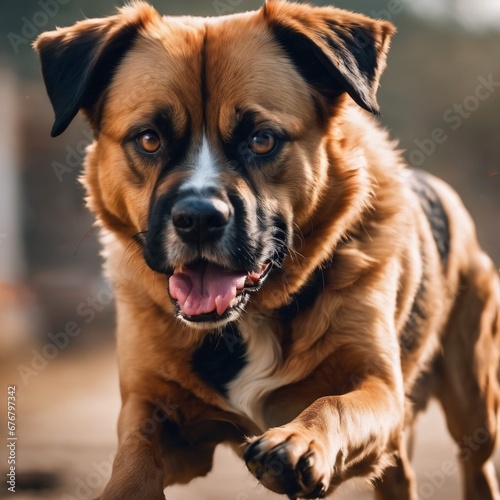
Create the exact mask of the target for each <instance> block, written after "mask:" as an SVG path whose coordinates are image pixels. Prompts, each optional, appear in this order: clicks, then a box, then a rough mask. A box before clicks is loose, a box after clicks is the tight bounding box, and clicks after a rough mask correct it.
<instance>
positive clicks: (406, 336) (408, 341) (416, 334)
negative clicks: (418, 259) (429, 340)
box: [399, 259, 428, 352]
mask: <svg viewBox="0 0 500 500" xmlns="http://www.w3.org/2000/svg"><path fill="white" fill-rule="evenodd" d="M422 264H423V266H424V270H423V272H422V276H421V278H420V285H419V287H418V289H417V293H416V294H415V298H414V299H413V306H412V308H411V312H410V315H409V316H408V320H407V321H406V324H405V326H404V328H403V332H402V334H401V337H400V341H399V342H400V345H401V347H402V348H403V349H405V350H406V351H409V352H412V351H414V350H415V349H416V348H417V347H418V341H419V340H420V338H421V333H422V331H423V329H424V326H425V324H426V322H427V313H426V299H427V288H426V287H427V279H428V278H427V270H426V263H425V259H423V261H422Z"/></svg>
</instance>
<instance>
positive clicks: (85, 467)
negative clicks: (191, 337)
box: [0, 348, 500, 500]
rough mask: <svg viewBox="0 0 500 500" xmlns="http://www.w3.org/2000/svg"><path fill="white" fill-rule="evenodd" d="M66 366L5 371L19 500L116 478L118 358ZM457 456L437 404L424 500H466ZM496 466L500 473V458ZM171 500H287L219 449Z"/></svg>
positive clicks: (60, 362) (93, 490)
mask: <svg viewBox="0 0 500 500" xmlns="http://www.w3.org/2000/svg"><path fill="white" fill-rule="evenodd" d="M60 358H61V359H59V358H56V359H54V360H53V361H51V362H50V363H49V364H48V365H47V367H45V368H44V369H43V370H40V371H39V372H38V375H37V376H32V377H30V378H29V379H28V381H27V384H25V383H23V382H22V381H21V380H19V378H18V377H17V375H16V374H17V366H18V363H19V362H18V361H14V360H11V361H10V362H8V363H6V364H4V366H3V367H2V368H1V369H0V375H1V380H2V384H1V385H2V387H1V388H2V391H4V384H5V385H8V384H12V383H15V384H16V385H17V435H18V441H17V459H18V474H19V475H18V490H17V491H16V494H15V495H13V496H12V498H15V499H16V500H32V499H35V498H37V499H45V500H76V499H78V500H87V499H92V498H94V497H95V496H96V495H97V494H99V492H100V491H101V489H102V488H103V486H104V484H105V481H106V480H107V478H108V477H109V473H110V470H111V461H112V457H113V452H114V449H115V446H116V436H115V434H116V433H115V426H116V420H117V415H118V411H119V404H120V402H119V394H118V377H117V370H116V363H115V356H114V352H113V350H112V349H111V348H106V349H103V350H101V351H99V352H98V353H86V354H85V355H83V356H82V355H79V356H76V355H74V354H73V355H69V356H65V357H63V356H60ZM5 391H6V389H5ZM5 391H4V393H5ZM2 413H5V412H2ZM0 418H1V419H2V420H0V425H1V426H2V428H3V429H5V424H4V422H3V419H4V418H5V417H4V416H3V415H2V416H0ZM1 435H2V436H3V435H4V433H3V432H2V433H1ZM2 448H3V445H2ZM455 454H456V449H455V448H454V446H453V444H452V442H451V440H450V438H449V437H448V434H447V432H446V428H445V424H444V420H443V417H442V414H441V411H440V409H439V408H438V406H437V405H436V404H432V405H431V406H430V408H429V410H428V412H427V413H426V414H425V415H423V416H422V417H421V419H420V422H419V431H418V438H417V443H416V453H415V457H414V466H415V469H416V471H417V475H418V478H419V498H420V499H425V500H427V499H434V500H441V499H444V500H455V499H459V498H460V484H459V483H460V480H459V477H458V471H457V466H456V465H455V461H454V455H455ZM2 455H3V452H2ZM2 462H3V463H2ZM2 462H0V472H2V477H5V476H4V467H5V461H4V460H2ZM495 463H496V465H497V468H498V466H499V465H500V459H499V457H498V454H497V456H496V462H495ZM2 482H3V481H2ZM23 483H24V484H23ZM23 486H24V487H23ZM28 487H29V488H34V487H35V488H36V489H31V490H29V489H27V488H28ZM3 488H4V487H3V486H2V493H3V492H4V491H5V490H4V489H3ZM0 496H1V495H0ZM166 498H167V499H168V500H267V499H269V500H273V499H278V498H284V497H281V496H278V495H274V494H272V493H270V492H268V491H267V490H265V489H264V488H263V487H261V486H259V485H258V483H257V482H256V481H255V480H254V479H253V478H252V477H251V475H250V474H249V473H248V472H247V470H246V468H245V466H244V464H243V463H242V462H241V461H240V460H239V459H237V458H236V457H235V456H234V455H233V454H232V452H231V451H230V450H228V449H226V448H223V447H219V449H218V450H217V452H216V458H215V466H214V469H213V471H212V472H211V473H210V474H209V475H208V476H207V477H206V478H200V479H197V480H195V481H193V482H192V483H191V484H189V485H188V486H179V487H173V488H171V489H169V490H167V493H166ZM332 498H335V499H337V500H347V499H349V500H368V499H371V498H372V494H371V493H370V492H369V491H368V490H367V488H366V486H365V485H364V484H363V482H359V481H358V482H353V483H348V484H347V485H345V486H344V487H343V488H342V489H341V490H339V491H338V492H337V493H336V494H334V495H333V496H332ZM138 500H143V499H138Z"/></svg>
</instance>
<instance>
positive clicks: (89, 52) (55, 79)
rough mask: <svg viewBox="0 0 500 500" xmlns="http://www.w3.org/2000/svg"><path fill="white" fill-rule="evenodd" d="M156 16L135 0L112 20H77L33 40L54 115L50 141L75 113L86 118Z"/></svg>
mask: <svg viewBox="0 0 500 500" xmlns="http://www.w3.org/2000/svg"><path fill="white" fill-rule="evenodd" d="M159 18H160V15H159V14H158V13H157V12H156V10H155V9H154V8H153V7H151V6H150V5H148V4H147V3H144V2H140V1H139V2H134V3H133V4H131V5H129V6H127V7H123V8H121V9H120V10H119V13H118V14H116V15H114V16H110V17H106V18H103V19H89V20H85V21H80V22H78V23H76V24H75V25H74V26H70V27H69V28H58V29H57V30H55V31H50V32H47V33H43V34H42V35H40V36H39V37H38V39H37V40H36V42H35V43H34V47H35V49H36V51H37V52H38V54H39V55H40V60H41V63H42V73H43V78H44V81H45V86H46V88H47V93H48V95H49V98H50V101H51V103H52V107H53V108H54V112H55V121H54V126H53V128H52V137H56V136H58V135H60V134H62V133H63V132H64V131H65V130H66V128H67V127H68V125H69V124H70V123H71V121H72V120H73V118H74V117H75V116H76V114H77V113H78V111H79V110H80V109H83V110H84V111H86V113H87V116H89V117H90V115H91V114H92V108H93V107H94V105H95V104H96V103H97V101H98V100H99V98H100V96H101V95H102V93H103V91H104V90H105V88H106V86H107V85H108V84H109V83H110V81H111V79H112V77H113V74H114V72H115V70H116V68H117V67H118V65H119V64H120V61H121V59H122V58H123V57H124V55H125V54H126V53H127V51H128V50H129V49H130V48H131V47H132V46H133V43H134V41H135V39H136V37H137V36H138V35H139V33H140V30H141V28H142V27H143V26H144V25H145V24H146V23H149V22H153V21H154V20H155V19H159Z"/></svg>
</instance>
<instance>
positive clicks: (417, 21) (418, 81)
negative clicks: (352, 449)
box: [0, 0, 500, 500]
mask: <svg viewBox="0 0 500 500" xmlns="http://www.w3.org/2000/svg"><path fill="white" fill-rule="evenodd" d="M151 3H152V4H153V5H155V6H156V8H157V9H158V10H159V12H161V13H163V14H170V15H173V14H190V13H191V14H197V15H207V16H213V15H219V14H230V13H234V12H237V11H245V10H251V9H254V8H258V7H259V6H260V5H261V4H262V2H261V1H259V0H215V1H212V0H207V1H203V2H202V1H201V0H183V1H182V2H174V1H168V0H154V1H151ZM314 3H316V4H326V3H328V2H322V1H318V0H315V1H314ZM121 4H122V2H117V1H113V0H85V1H84V0H21V1H19V0H3V1H2V4H1V6H0V109H1V116H2V119H1V120H0V390H1V393H0V437H1V439H2V443H0V449H1V450H2V451H1V452H0V472H1V475H2V477H3V478H5V475H4V473H6V471H7V458H5V459H4V458H3V457H4V452H5V441H3V439H4V436H5V432H6V429H7V422H6V421H5V415H6V405H7V388H8V386H11V385H15V386H16V389H17V391H16V392H17V394H16V397H17V401H16V404H17V407H16V412H17V414H16V424H17V428H16V432H17V437H18V441H17V457H16V458H17V464H16V465H17V485H16V492H17V495H18V496H17V498H23V499H31V498H46V499H56V498H60V499H66V500H68V499H75V498H77V499H87V498H93V497H94V496H96V495H97V494H98V493H99V491H100V490H101V488H102V486H103V485H104V483H105V480H106V479H107V477H108V475H109V472H110V464H111V460H112V454H113V451H114V449H115V445H116V441H115V423H116V419H117V414H118V409H119V394H118V380H117V374H116V367H115V359H114V350H113V321H114V320H113V318H114V310H113V307H114V305H113V298H112V293H111V291H110V289H109V287H108V286H107V284H106V282H105V281H104V280H103V279H102V277H101V274H100V265H101V259H100V257H99V245H98V242H97V238H96V236H97V235H96V231H95V230H94V229H93V225H92V223H93V221H92V217H91V216H90V214H89V213H88V212H87V211H86V209H85V208H84V203H83V190H82V188H81V187H80V186H79V184H78V175H79V172H80V166H81V162H82V158H83V154H82V153H83V150H84V148H85V146H86V145H87V144H89V142H90V141H91V135H90V128H89V127H88V126H87V125H86V124H85V123H84V121H83V120H81V119H80V118H78V119H76V120H75V121H74V122H73V124H72V125H71V126H70V128H69V129H68V130H67V131H66V133H65V134H64V135H63V136H62V137H59V138H57V139H51V138H50V129H51V126H52V118H53V112H52V110H51V108H50V104H49V101H48V99H47V97H46V94H45V91H44V88H43V85H42V79H41V75H40V71H39V65H38V61H37V59H36V57H35V54H34V53H33V51H32V49H31V43H32V42H33V40H34V39H35V38H36V36H37V35H38V34H39V33H41V32H43V31H46V30H51V29H53V28H54V27H55V26H66V25H69V24H72V23H73V22H75V21H77V20H79V19H82V18H85V17H87V18H92V17H100V16H105V15H108V14H111V13H113V11H114V7H115V6H116V5H121ZM335 4H336V5H337V6H339V7H345V8H349V9H351V10H355V11H360V12H365V13H367V14H369V15H371V16H372V17H378V18H384V19H387V20H390V21H392V22H393V23H394V24H395V25H396V26H397V28H398V34H397V36H396V37H395V39H394V42H393V45H392V50H391V53H390V56H389V64H388V69H387V71H386V73H385V76H384V77H383V79H382V87H381V89H380V93H379V96H380V98H379V100H380V104H381V107H382V111H383V116H382V118H381V121H382V123H383V124H384V125H386V126H387V127H388V128H389V129H390V131H391V133H392V136H393V137H394V138H398V139H399V140H400V145H401V148H403V149H404V150H405V151H406V153H405V155H406V158H407V160H408V163H409V164H411V165H412V166H414V167H418V168H424V169H426V170H428V171H430V172H432V173H433V174H436V175H438V176H440V177H442V178H443V179H445V180H446V181H448V182H449V183H450V184H451V185H452V186H454V187H455V189H457V191H458V192H459V193H460V195H461V196H462V198H463V200H464V202H465V204H466V206H467V207H468V209H469V210H470V211H471V213H472V215H473V217H474V219H475V220H476V222H477V226H478V233H479V239H480V241H481V243H482V245H483V247H484V248H485V250H486V251H487V252H488V253H489V254H490V255H491V256H492V258H493V259H494V260H495V262H496V264H497V266H498V265H500V231H499V223H498V216H499V211H500V1H499V0H415V1H412V2H411V4H410V1H409V0H338V1H337V2H336V3H335ZM4 401H5V402H4ZM421 431H422V432H421V433H420V437H419V440H418V442H417V452H416V457H415V462H416V468H417V473H418V476H419V479H420V486H419V495H420V498H435V499H441V498H458V487H459V479H458V476H457V470H456V467H455V468H453V470H452V468H450V467H451V466H449V464H448V460H451V459H452V457H453V455H454V454H455V453H456V449H455V450H454V448H453V445H452V444H451V441H450V440H449V439H448V437H447V436H446V432H445V429H444V424H443V420H442V416H441V414H440V412H439V410H438V408H437V407H436V406H431V409H430V411H429V412H428V414H427V415H426V416H425V417H424V418H423V419H422V422H421ZM5 488H6V485H5V482H4V480H2V485H1V486H0V492H1V493H0V495H2V494H3V493H4V491H5ZM167 498H169V499H171V500H175V499H181V498H182V499H191V498H192V499H200V500H205V499H206V500H209V499H235V500H252V499H257V498H259V499H260V498H278V497H275V496H273V495H271V494H270V493H268V492H266V491H264V490H263V489H262V488H260V487H258V486H257V484H256V483H255V482H253V480H252V479H251V478H250V477H249V474H247V472H246V471H245V468H244V466H243V465H242V464H241V463H240V462H238V461H237V460H235V459H233V457H232V456H231V455H230V454H229V453H228V452H227V451H225V450H224V449H221V450H218V452H217V460H216V466H215V471H214V472H213V473H212V474H211V475H210V476H209V478H208V479H205V480H197V481H195V482H194V483H193V484H192V485H190V486H188V487H182V488H175V489H174V490H172V491H171V492H170V493H169V494H168V495H167ZM338 498H352V499H367V498H370V495H369V494H367V493H365V492H364V490H363V486H362V485H359V484H354V485H348V486H347V488H346V489H344V493H343V494H340V496H339V497H338Z"/></svg>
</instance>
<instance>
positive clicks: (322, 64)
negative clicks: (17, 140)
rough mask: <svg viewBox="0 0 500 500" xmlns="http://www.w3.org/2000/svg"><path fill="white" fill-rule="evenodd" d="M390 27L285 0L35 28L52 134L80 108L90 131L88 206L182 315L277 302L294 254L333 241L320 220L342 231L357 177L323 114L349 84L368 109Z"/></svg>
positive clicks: (338, 108)
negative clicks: (336, 161)
mask: <svg viewBox="0 0 500 500" xmlns="http://www.w3.org/2000/svg"><path fill="white" fill-rule="evenodd" d="M391 34H392V27H391V25H389V24H387V23H383V22H376V21H373V20H370V19H368V18H366V17H364V16H360V15H355V14H351V13H348V12H345V11H341V10H338V9H333V8H314V7H311V6H306V5H297V4H288V3H285V2H276V1H275V2H272V1H268V2H267V4H266V6H265V7H264V8H263V9H261V10H260V11H258V12H252V13H248V14H241V15H235V16H228V17H226V18H217V19H198V18H161V17H160V16H159V14H157V13H156V11H155V10H154V9H153V8H151V7H150V6H148V5H146V4H142V3H137V4H133V5H132V6H130V7H126V8H124V9H122V10H121V11H120V13H119V14H118V15H116V16H113V17H110V18H106V19H102V20H95V21H84V22H81V23H78V24H77V25H75V26H74V27H72V28H67V29H63V30H58V31H56V32H52V33H48V34H44V35H42V37H41V38H40V39H39V40H38V42H37V49H38V51H39V52H40V55H41V58H42V63H43V70H44V77H45V81H46V85H47V88H48V92H49V96H50V97H51V100H52V103H53V105H54V109H55V112H56V122H55V125H54V129H53V134H54V135H57V134H59V133H61V132H62V131H63V130H64V129H65V128H66V127H67V125H68V124H69V122H70V121H71V119H72V118H73V117H74V115H75V114H76V113H77V111H78V110H79V109H83V110H84V111H85V112H86V114H87V117H88V118H89V120H90V121H91V123H92V125H93V127H94V130H95V137H96V141H95V143H94V145H93V146H92V147H91V149H90V150H89V157H88V159H87V163H86V172H85V176H84V177H85V178H84V182H85V184H86V187H87V189H88V192H89V198H90V206H91V208H92V209H93V211H94V212H95V213H96V215H97V216H98V218H99V220H100V221H101V223H102V224H103V225H104V226H105V227H106V228H107V229H109V230H111V231H112V232H114V233H115V234H116V235H117V236H118V237H119V238H120V239H122V241H123V242H124V243H125V244H129V243H130V242H131V241H132V242H133V243H132V244H134V245H138V246H139V247H140V249H141V255H142V258H143V259H144V261H145V263H146V264H147V266H148V268H149V269H150V270H151V271H153V272H156V273H160V274H162V275H165V276H166V280H167V282H168V294H169V297H170V301H171V302H172V303H173V304H174V310H175V313H176V314H177V315H178V316H179V318H181V319H182V320H183V321H184V322H186V323H188V324H190V325H191V326H195V327H201V328H205V329H213V328H215V327H218V326H222V325H224V324H225V323H227V322H229V321H232V320H234V319H236V318H237V317H238V315H239V314H240V312H241V311H242V310H243V308H244V306H245V304H246V302H247V301H248V298H249V297H250V295H251V294H252V293H254V292H258V291H259V290H260V289H261V288H262V290H261V291H260V292H259V297H260V300H261V302H262V303H263V304H264V306H269V307H273V306H276V305H279V304H284V303H286V301H287V298H288V297H289V296H290V294H291V293H293V292H294V291H295V290H296V289H297V288H298V287H299V286H300V285H301V284H302V283H301V280H302V281H303V280H304V279H307V272H304V265H305V264H303V263H301V262H300V261H301V258H302V256H305V257H307V258H308V259H309V261H310V262H308V264H307V266H311V267H312V266H315V265H317V264H318V263H319V262H321V260H322V259H324V258H325V257H326V255H323V253H322V251H321V243H324V246H325V248H327V247H328V248H331V247H330V246H329V245H328V243H329V242H328V241H320V240H321V238H322V234H323V233H322V231H323V232H324V238H325V239H328V238H335V237H336V238H339V237H340V236H341V235H342V234H341V233H342V225H341V224H340V221H341V219H342V216H346V214H347V213H348V212H349V210H350V209H351V205H352V204H354V203H355V201H354V200H355V197H356V189H361V188H360V187H359V186H358V184H361V180H359V182H358V181H356V174H354V173H353V172H355V171H356V168H355V166H354V168H353V169H352V170H350V171H349V172H341V171H337V172H336V171H333V170H332V168H334V167H332V165H331V159H332V155H333V156H334V154H335V152H334V151H332V148H334V147H335V144H337V145H338V144H340V143H342V141H344V142H345V141H346V140H348V138H347V139H346V138H345V137H335V123H334V121H335V120H336V119H338V120H340V119H341V115H342V110H343V108H344V107H345V105H346V101H348V99H350V98H352V99H353V100H354V101H356V102H357V103H358V104H359V105H360V106H362V107H364V108H365V109H368V110H370V111H377V109H378V108H377V103H376V100H375V91H376V88H377V86H378V80H379V77H380V74H381V72H382V70H383V67H384V62H385V53H386V50H387V46H388V40H389V38H390V35H391ZM348 95H349V96H350V98H349V97H348ZM339 168H340V167H339ZM357 182H358V184H357ZM327 212H328V213H327ZM335 221H339V228H338V231H337V232H336V233H335V231H334V232H332V231H331V228H332V226H333V225H334V223H335ZM313 226H314V229H315V236H316V240H315V242H312V241H311V242H303V240H302V238H303V236H304V234H308V233H310V232H311V229H312V227H313ZM333 233H335V234H336V236H334V235H333ZM308 245H310V246H311V248H309V247H308ZM296 268H297V269H296ZM283 276H285V279H283ZM299 276H300V278H299ZM266 280H267V281H268V282H267V283H265V282H266ZM273 283H274V285H273ZM165 300H166V301H167V302H168V301H169V299H168V297H167V294H166V293H165Z"/></svg>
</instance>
